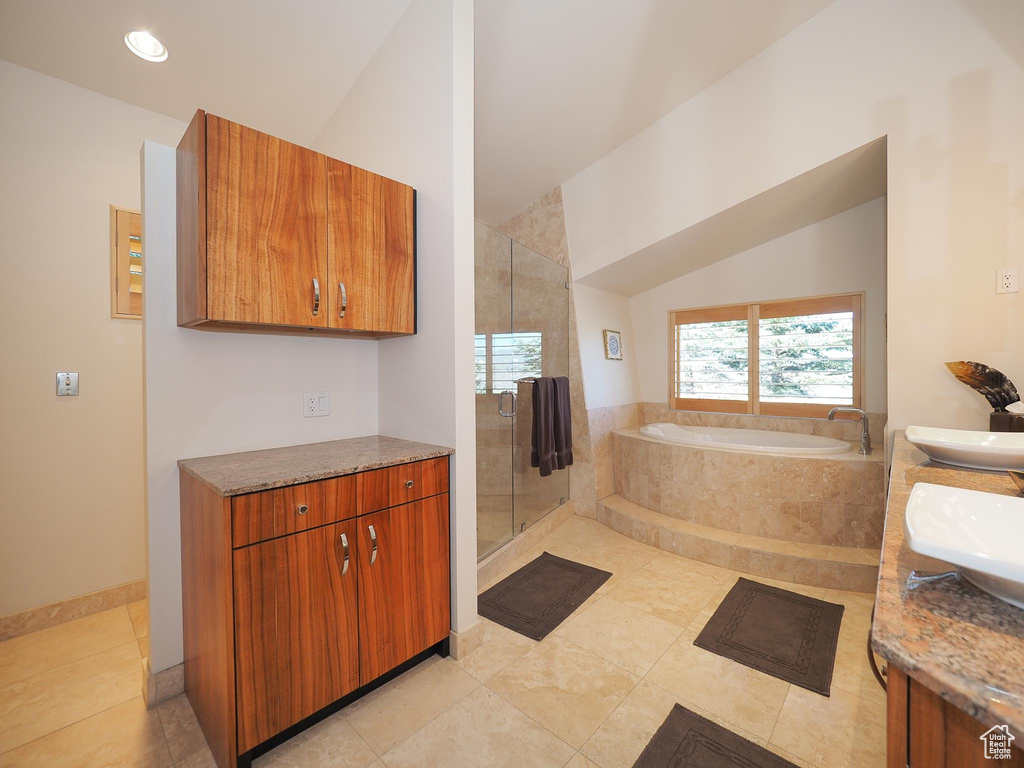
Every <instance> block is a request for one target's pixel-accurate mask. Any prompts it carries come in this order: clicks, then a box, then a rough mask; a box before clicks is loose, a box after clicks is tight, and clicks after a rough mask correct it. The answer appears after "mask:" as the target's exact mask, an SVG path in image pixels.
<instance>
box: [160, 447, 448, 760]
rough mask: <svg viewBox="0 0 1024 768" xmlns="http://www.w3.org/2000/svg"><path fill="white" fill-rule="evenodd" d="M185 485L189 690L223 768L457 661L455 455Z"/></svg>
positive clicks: (187, 478)
mask: <svg viewBox="0 0 1024 768" xmlns="http://www.w3.org/2000/svg"><path fill="white" fill-rule="evenodd" d="M409 482H411V483H412V485H411V486H409V485H407V484H408V483H409ZM180 483H181V525H182V594H183V617H184V641H185V688H186V693H187V694H188V697H189V700H190V701H191V702H192V706H193V709H194V710H195V712H196V717H197V719H198V720H199V723H200V726H201V727H202V729H203V732H204V734H205V735H206V739H207V742H208V743H209V745H210V749H211V751H212V753H213V755H214V758H215V760H216V762H217V765H218V766H220V768H229V767H230V768H234V766H236V765H245V764H247V763H248V760H249V758H250V757H251V751H252V750H253V749H254V748H256V747H258V746H259V745H261V744H264V743H265V742H267V741H268V740H269V739H273V738H274V737H276V736H278V735H279V734H281V733H282V732H283V731H286V730H287V729H289V728H291V727H292V726H295V725H296V724H299V723H300V722H301V721H303V720H305V719H306V718H309V717H311V716H313V715H315V714H316V713H318V712H320V711H321V710H324V709H325V708H327V707H330V706H331V705H336V704H337V703H338V702H339V700H341V699H343V698H344V697H346V696H359V695H361V693H362V692H365V691H364V690H362V689H365V688H366V687H367V686H370V685H371V684H373V683H374V681H375V680H378V678H380V677H381V676H382V675H385V674H387V673H388V672H390V671H392V670H395V668H396V667H399V666H400V665H402V664H403V663H404V662H406V661H408V660H410V659H413V658H414V657H417V656H418V655H419V654H421V653H423V652H424V651H427V650H428V649H431V648H434V649H441V650H443V651H445V652H446V642H447V638H448V635H449V632H450V626H451V617H450V588H449V578H450V577H449V561H450V555H449V538H448V533H449V495H448V459H447V457H443V458H439V459H428V460H425V461H420V462H414V463H410V464H404V465H397V466H393V467H387V468H384V469H380V470H371V471H368V472H362V473H358V474H350V475H343V476H340V477H333V478H328V479H325V480H318V481H316V482H311V483H303V484H298V485H292V486H287V487H284V488H275V489H272V490H267V491H260V492H257V493H248V494H243V495H238V496H234V497H226V498H225V497H221V496H220V495H219V494H218V493H217V492H216V491H214V490H212V489H211V488H210V487H209V486H207V485H206V484H204V483H203V482H202V481H201V480H198V479H196V478H195V477H193V476H192V475H190V474H188V473H186V472H182V473H181V476H180ZM364 496H365V499H366V501H365V502H364V501H363V497H364ZM342 703H343V702H342ZM328 711H329V710H328Z"/></svg>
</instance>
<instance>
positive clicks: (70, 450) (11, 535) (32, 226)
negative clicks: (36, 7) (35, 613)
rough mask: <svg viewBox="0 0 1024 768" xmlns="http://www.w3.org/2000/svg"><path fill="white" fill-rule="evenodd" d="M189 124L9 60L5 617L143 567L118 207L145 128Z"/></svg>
mask: <svg viewBox="0 0 1024 768" xmlns="http://www.w3.org/2000/svg"><path fill="white" fill-rule="evenodd" d="M184 127H185V126H184V124H183V123H179V122H178V121H176V120H172V119H171V118H168V117H164V116H163V115H157V114H155V113H153V112H149V111H147V110H144V109H140V108H138V107H133V106H131V105H129V104H125V103H123V102H120V101H115V100H114V99H110V98H107V97H106V96H101V95H99V94H98V93H94V92H93V91H88V90H85V89H83V88H79V87H77V86H74V85H70V84H69V83H65V82H62V81H60V80H55V79H53V78H50V77H46V76H45V75H40V74H38V73H36V72H33V71H31V70H28V69H23V68H21V67H17V66H15V65H13V64H10V63H8V62H6V61H0V232H2V233H3V234H2V237H0V265H2V270H3V271H2V273H0V392H2V393H3V397H4V404H3V407H2V408H0V436H2V444H3V448H2V460H0V486H2V487H3V489H4V496H3V501H2V502H0V616H2V615H7V614H10V613H14V612H17V611H21V610H24V609H27V608H33V607H36V606H40V605H44V604H46V603H51V602H56V601H59V600H64V599H67V598H69V597H73V596H75V595H81V594H85V593H88V592H94V591H96V590H100V589H105V588H107V587H112V586H115V585H118V584H123V583H126V582H129V581H134V580H136V579H141V578H143V577H144V576H145V557H146V554H145V533H144V526H145V509H144V506H143V483H142V472H143V470H142V326H141V323H140V322H139V321H138V320H125V319H112V318H111V317H110V213H109V206H110V205H111V204H114V205H119V206H123V207H129V208H135V209H138V208H139V147H140V146H141V145H142V141H143V139H146V138H151V139H156V140H161V141H171V140H172V139H175V137H176V136H177V135H178V134H180V133H181V131H183V130H184ZM57 371H77V372H78V373H79V375H80V377H81V378H80V392H81V394H79V396H78V397H60V398H58V397H57V396H56V392H55V382H56V373H57Z"/></svg>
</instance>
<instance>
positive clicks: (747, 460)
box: [611, 429, 885, 548]
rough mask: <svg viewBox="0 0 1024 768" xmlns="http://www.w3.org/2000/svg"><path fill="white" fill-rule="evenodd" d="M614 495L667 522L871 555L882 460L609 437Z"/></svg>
mask: <svg viewBox="0 0 1024 768" xmlns="http://www.w3.org/2000/svg"><path fill="white" fill-rule="evenodd" d="M611 438H612V450H613V463H614V473H615V487H614V492H615V493H616V494H618V495H619V496H621V497H622V498H624V499H626V500H628V501H632V502H634V503H636V504H639V505H640V506H642V507H646V508H648V509H651V510H654V511H655V512H661V513H662V514H665V515H668V516H670V517H675V518H678V519H680V520H686V521H689V522H693V523H698V524H700V525H706V526H710V527H713V528H720V529H722V530H726V531H734V532H736V533H741V534H748V535H752V536H763V537H767V538H776V539H782V540H785V541H793V542H800V543H805V544H823V545H826V546H835V547H857V548H860V547H878V546H880V545H881V540H882V526H883V523H884V517H885V513H884V507H885V464H884V460H883V454H882V452H879V453H878V454H872V455H871V456H866V457H865V456H861V455H859V454H857V453H856V452H850V453H847V454H841V455H839V456H808V457H800V456H777V455H771V454H759V453H742V452H739V451H721V450H713V449H707V448H695V447H691V446H687V445H675V444H670V443H666V442H664V441H660V440H652V439H650V438H647V437H644V436H643V435H641V434H640V433H639V431H637V430H635V429H626V430H623V429H618V430H615V431H614V432H613V433H612V435H611Z"/></svg>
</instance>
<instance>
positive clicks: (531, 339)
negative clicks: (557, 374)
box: [476, 331, 541, 395]
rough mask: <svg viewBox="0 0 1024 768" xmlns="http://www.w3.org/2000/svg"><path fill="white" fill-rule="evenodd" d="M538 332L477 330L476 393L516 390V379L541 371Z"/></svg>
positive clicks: (538, 373) (539, 373) (539, 335)
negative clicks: (481, 331) (484, 331)
mask: <svg viewBox="0 0 1024 768" xmlns="http://www.w3.org/2000/svg"><path fill="white" fill-rule="evenodd" d="M540 361H541V334H540V332H537V333H533V332H528V331H527V332H523V331H520V332H516V333H478V334H477V335H476V391H477V394H482V395H486V394H497V393H499V392H504V391H506V390H511V391H513V392H514V391H515V390H516V379H522V378H524V377H526V376H540V375H541V365H540Z"/></svg>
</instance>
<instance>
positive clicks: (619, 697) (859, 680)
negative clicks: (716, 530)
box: [0, 518, 885, 768]
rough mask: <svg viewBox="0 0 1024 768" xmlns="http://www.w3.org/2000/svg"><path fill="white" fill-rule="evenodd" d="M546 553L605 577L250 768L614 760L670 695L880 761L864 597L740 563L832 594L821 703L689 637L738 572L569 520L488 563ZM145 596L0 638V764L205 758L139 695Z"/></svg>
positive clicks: (661, 713) (720, 719) (778, 746)
mask: <svg viewBox="0 0 1024 768" xmlns="http://www.w3.org/2000/svg"><path fill="white" fill-rule="evenodd" d="M545 550H548V551H554V552H555V553H557V554H558V555H559V556H560V557H566V558H570V559H576V560H578V561H580V562H585V563H587V564H588V565H594V566H595V567H598V568H602V569H604V570H608V571H611V572H612V573H613V577H612V578H611V579H609V580H608V582H606V583H605V584H604V585H603V586H602V587H601V589H600V590H598V592H597V593H596V594H594V595H592V596H591V597H590V599H588V600H587V602H585V603H584V604H583V605H581V606H580V607H579V608H578V609H577V610H576V612H575V613H574V614H573V615H572V616H570V617H569V618H568V619H567V620H566V621H565V622H564V623H563V624H562V625H561V626H560V627H559V628H558V629H556V630H555V631H554V632H552V633H551V634H550V635H548V636H547V637H546V638H545V639H544V640H543V641H541V642H536V641H533V640H530V639H528V638H525V637H523V636H522V635H518V634H516V633H515V632H512V631H510V630H507V629H505V628H504V627H500V626H498V625H496V624H492V623H491V622H486V623H485V625H484V628H483V642H482V643H481V645H480V646H479V647H478V648H477V649H476V650H474V651H473V652H472V653H470V654H468V655H467V656H465V657H464V658H462V659H459V660H458V661H455V660H453V659H441V658H437V657H433V658H431V659H430V660H428V661H426V662H424V663H423V664H420V665H419V666H417V667H416V668H414V669H412V670H410V671H408V672H406V673H405V674H404V675H402V676H401V677H398V678H396V679H395V680H392V681H391V682H389V683H388V684H387V685H385V686H383V687H382V688H380V689H378V690H377V691H375V692H374V693H373V694H371V695H370V696H367V697H366V698H364V699H362V700H361V701H360V702H359V703H357V704H353V705H351V706H349V707H347V708H345V709H343V710H341V711H340V712H338V713H336V714H334V715H332V716H331V717H329V718H327V719H326V720H324V721H323V722H321V723H319V724H318V725H316V726H314V727H313V728H310V729H309V730H307V731H305V732H303V733H302V734H300V735H299V736H297V737H296V738H294V739H291V740H290V741H288V742H287V743H285V744H283V745H281V746H279V747H277V748H276V749H274V750H273V751H271V752H269V753H268V754H266V755H264V756H263V757H261V758H260V759H259V760H258V762H257V765H258V768H284V767H286V766H316V765H331V766H345V767H346V768H415V767H416V766H424V767H426V766H439V765H443V766H445V768H462V767H463V766H465V768H486V767H489V766H507V767H508V768H515V767H517V766H521V765H537V766H551V767H552V768H594V767H595V766H596V768H629V766H632V764H633V762H634V761H635V760H636V758H637V757H638V756H639V754H640V752H641V750H642V749H643V748H644V746H645V745H646V744H647V742H648V740H649V739H650V738H651V736H652V735H653V734H654V732H655V731H656V730H657V728H658V726H659V725H661V723H662V721H663V720H664V719H665V716H666V715H667V714H668V713H669V711H670V710H671V709H672V706H673V705H674V704H676V703H678V704H682V705H683V706H684V707H686V708H687V709H690V710H692V711H694V712H697V713H698V714H700V715H701V716H703V717H706V718H708V719H709V720H712V721H713V722H716V723H718V724H720V725H722V726H724V727H726V728H728V729H729V730H732V731H734V732H736V733H738V734H740V735H741V736H743V737H744V738H747V739H749V740H751V741H753V742H754V743H756V744H759V745H761V746H764V747H766V748H767V749H769V750H770V751H772V752H775V753H776V754H779V755H780V756H782V757H784V758H785V759H787V760H789V761H790V762H792V763H794V764H795V765H798V766H801V768H808V767H809V766H825V768H831V767H833V766H834V767H839V766H850V767H851V768H852V767H853V766H856V768H871V766H882V765H884V763H885V696H884V694H883V692H882V690H881V688H879V687H878V685H877V683H875V681H874V679H873V677H872V674H871V671H870V668H869V667H868V663H867V659H866V657H865V654H864V644H865V642H866V638H867V634H868V631H869V628H870V621H871V603H872V598H871V596H869V595H865V594H857V593H850V592H843V591H839V590H831V589H823V588H814V587H803V586H800V585H795V584H790V583H787V582H778V581H774V580H771V579H757V577H749V576H748V578H755V580H759V581H763V582H764V583H768V584H772V585H774V586H780V587H783V588H787V589H791V590H793V591H798V592H801V593H804V594H809V595H811V596H813V597H818V598H821V599H824V600H827V601H829V602H836V603H842V604H843V605H844V606H846V611H845V614H844V617H843V622H842V627H841V630H840V637H839V647H838V650H837V654H836V665H835V672H834V675H833V679H832V695H831V697H830V698H825V697H823V696H818V695H816V694H813V693H810V692H808V691H804V690H802V689H800V688H797V687H794V686H792V685H790V684H789V683H786V682H784V681H782V680H778V679H776V678H773V677H769V676H768V675H764V674H763V673H760V672H757V671H756V670H752V669H749V668H747V667H744V666H743V665H741V664H737V663H736V662H733V661H730V660H729V659H724V658H722V657H719V656H715V655H714V654H711V653H708V652H707V651H704V650H702V649H700V648H696V647H695V646H694V645H693V639H694V637H695V636H696V635H697V633H698V632H699V631H700V630H701V629H702V628H703V626H704V624H705V623H706V622H707V620H708V618H709V617H710V616H711V614H712V613H713V612H714V610H715V608H717V607H718V604H719V603H720V602H721V600H722V599H723V598H724V597H725V595H726V594H727V593H728V592H729V590H730V589H731V588H732V586H733V585H734V584H735V583H736V579H737V578H738V577H739V576H740V575H741V574H739V573H738V572H736V571H732V570H729V569H728V568H722V567H717V566H714V565H709V564H706V563H702V562H698V561H695V560H689V559H687V558H684V557H680V556H678V555H674V554H671V553H668V552H663V551H661V550H658V549H655V548H653V547H649V546H647V545H645V544H642V543H640V542H637V541H634V540H632V539H629V538H626V537H625V536H622V535H620V534H618V533H615V532H614V531H612V530H610V529H604V528H600V527H596V525H595V524H594V523H593V521H590V520H586V521H584V520H583V519H580V518H570V520H569V521H567V522H566V523H564V524H563V525H562V526H560V527H559V528H557V529H555V530H554V531H553V532H552V533H550V534H549V535H548V536H547V537H545V539H543V540H542V541H541V542H540V543H539V544H538V545H537V546H536V547H534V548H533V549H532V550H530V551H529V552H527V553H525V554H524V555H522V556H521V557H519V558H518V559H516V560H515V561H514V562H512V563H510V564H509V566H508V569H507V571H506V574H503V575H507V573H511V572H512V571H514V570H515V569H517V568H518V567H520V566H521V565H523V564H525V563H526V562H528V561H530V560H532V559H533V558H534V557H536V556H537V555H539V554H540V553H541V552H543V551H545ZM481 586H482V585H481ZM144 609H145V606H144V605H141V604H133V605H131V606H127V607H121V608H116V609H113V610H112V611H109V612H106V614H105V615H98V617H88V619H80V620H78V621H75V622H69V623H67V624H63V625H60V626H59V627H54V628H51V629H47V630H43V631H41V632H37V633H33V634H30V635H25V636H23V637H21V638H16V640H12V641H7V642H3V643H0V768H8V767H9V766H18V767H19V768H21V767H22V766H29V767H31V766H53V765H61V766H66V767H67V768H79V767H81V768H86V767H87V766H88V767H90V768H91V766H95V765H104V766H147V767H149V766H152V767H154V768H213V766H214V764H213V759H212V757H211V755H210V752H209V749H208V748H207V746H206V743H205V741H204V739H203V735H202V732H201V731H200V730H199V727H198V724H197V723H196V721H195V716H194V715H193V714H192V710H191V707H190V706H189V703H188V700H187V699H186V698H184V696H179V697H176V698H174V699H171V700H170V701H168V702H164V703H162V704H160V705H159V706H158V707H157V708H156V709H154V710H149V711H147V710H146V708H145V705H144V704H143V703H142V699H141V697H140V695H139V689H140V677H139V661H140V659H141V653H142V652H141V650H140V648H141V647H143V646H142V644H143V642H144V641H145V640H146V637H145V628H144V625H145V619H144V617H145V610H144ZM90 619H91V621H90ZM80 622H81V623H80ZM11 706H16V707H18V708H20V709H21V711H19V712H18V715H17V717H16V718H11V717H8V716H6V715H5V714H4V711H6V709H9V708H10V707H11ZM396 712H401V713H403V715H402V716H401V717H396V716H395V713H396ZM524 761H525V762H524Z"/></svg>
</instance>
